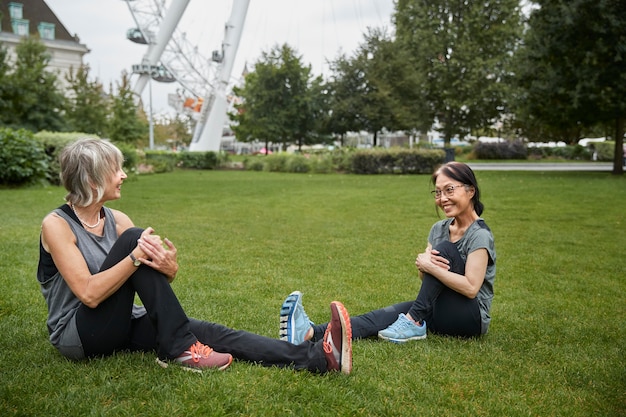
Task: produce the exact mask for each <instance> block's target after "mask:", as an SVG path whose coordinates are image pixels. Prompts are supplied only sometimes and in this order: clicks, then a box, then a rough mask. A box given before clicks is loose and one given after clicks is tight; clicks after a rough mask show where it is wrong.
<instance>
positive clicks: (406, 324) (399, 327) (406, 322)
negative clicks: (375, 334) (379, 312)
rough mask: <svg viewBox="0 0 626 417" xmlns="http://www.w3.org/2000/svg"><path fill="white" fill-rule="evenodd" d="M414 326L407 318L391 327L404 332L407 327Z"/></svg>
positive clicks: (397, 321)
mask: <svg viewBox="0 0 626 417" xmlns="http://www.w3.org/2000/svg"><path fill="white" fill-rule="evenodd" d="M412 324H413V323H411V321H410V320H409V319H408V318H406V317H405V318H404V320H402V321H400V320H396V322H395V323H393V324H392V325H391V326H390V327H391V329H392V330H402V329H406V328H407V327H411V325H412Z"/></svg>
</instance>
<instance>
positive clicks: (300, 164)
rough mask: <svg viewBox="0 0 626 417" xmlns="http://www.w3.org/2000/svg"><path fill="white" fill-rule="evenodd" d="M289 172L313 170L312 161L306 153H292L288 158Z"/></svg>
mask: <svg viewBox="0 0 626 417" xmlns="http://www.w3.org/2000/svg"><path fill="white" fill-rule="evenodd" d="M286 169H287V172H309V171H310V170H311V162H310V160H309V159H308V158H307V157H305V156H304V155H291V156H290V157H289V158H288V159H287V164H286Z"/></svg>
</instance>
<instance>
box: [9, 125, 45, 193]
mask: <svg viewBox="0 0 626 417" xmlns="http://www.w3.org/2000/svg"><path fill="white" fill-rule="evenodd" d="M47 172H48V157H47V156H46V153H45V150H44V147H43V145H42V144H41V142H39V141H37V140H36V139H35V138H34V136H33V133H32V132H30V131H28V130H24V129H19V130H13V129H7V128H4V129H3V128H0V184H3V185H12V186H14V185H24V184H32V183H36V182H45V181H46V175H47Z"/></svg>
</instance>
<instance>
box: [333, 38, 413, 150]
mask: <svg viewBox="0 0 626 417" xmlns="http://www.w3.org/2000/svg"><path fill="white" fill-rule="evenodd" d="M391 46H392V43H391V40H390V39H389V37H388V36H387V34H386V32H385V31H384V30H377V29H370V30H368V33H367V34H366V35H365V40H364V42H363V43H362V44H360V45H359V48H358V49H357V51H356V52H355V54H354V55H353V56H352V57H351V58H346V57H345V55H340V56H339V57H338V58H337V60H336V61H335V62H334V63H333V65H332V66H331V68H332V70H333V75H332V81H331V86H332V90H333V96H332V97H333V99H332V113H333V116H332V118H331V120H332V126H334V127H335V128H339V129H340V130H343V129H346V131H347V130H351V131H360V130H364V131H367V132H369V133H372V134H373V137H374V139H373V145H374V146H376V145H377V138H378V133H379V132H380V131H381V130H382V129H383V128H387V129H395V128H400V127H401V123H399V120H400V119H398V118H397V117H396V114H397V113H396V111H395V110H397V109H396V108H395V106H394V104H395V103H396V99H399V100H401V99H400V98H399V96H398V95H395V94H394V91H393V89H392V88H391V85H390V83H389V80H390V79H391V78H392V75H391V74H392V73H393V72H394V71H393V70H390V69H391V68H393V64H392V62H393V61H387V59H388V58H389V56H390V55H392V54H389V53H387V52H388V51H390V50H391ZM337 133H345V131H344V132H341V131H340V132H337Z"/></svg>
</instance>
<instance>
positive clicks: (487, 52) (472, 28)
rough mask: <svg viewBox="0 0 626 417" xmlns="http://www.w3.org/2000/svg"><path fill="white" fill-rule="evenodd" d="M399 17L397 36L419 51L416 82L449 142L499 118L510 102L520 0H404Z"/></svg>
mask: <svg viewBox="0 0 626 417" xmlns="http://www.w3.org/2000/svg"><path fill="white" fill-rule="evenodd" d="M394 19H395V23H396V39H397V41H398V42H400V44H401V45H402V47H403V48H406V49H407V50H408V51H409V52H410V54H411V55H412V57H413V58H412V59H411V60H410V61H408V62H407V64H409V63H410V65H411V66H412V68H413V70H414V71H415V72H416V73H417V74H418V77H416V78H415V80H416V82H417V85H416V86H415V88H416V89H417V91H419V92H420V93H421V94H422V100H423V102H424V103H425V105H426V106H427V111H428V113H430V114H431V115H433V116H435V117H436V118H437V119H438V121H439V122H440V123H441V125H442V130H443V134H444V141H445V143H446V144H447V145H449V143H450V139H451V138H452V137H453V136H454V135H460V136H464V135H465V134H468V133H470V131H471V130H473V129H478V128H481V127H486V126H489V125H491V124H493V123H494V122H495V121H496V120H497V119H498V118H499V116H500V115H501V114H502V113H503V111H505V109H506V106H507V102H506V95H507V94H506V93H507V80H508V79H509V75H510V61H511V56H512V51H514V49H515V47H516V44H517V42H518V41H519V36H520V28H521V15H520V9H519V2H518V0H493V1H488V2H476V1H456V0H454V1H453V0H398V2H397V3H396V12H395V14H394Z"/></svg>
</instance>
